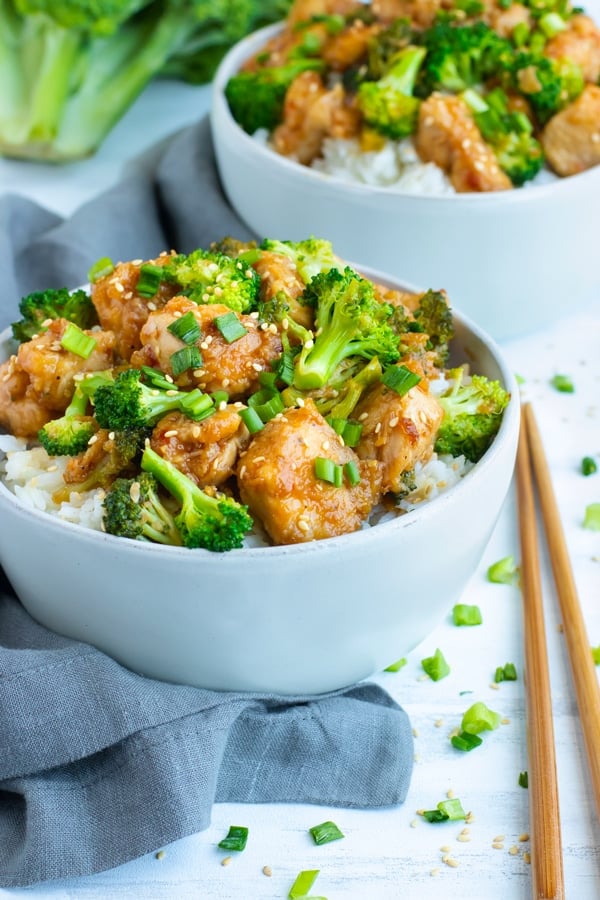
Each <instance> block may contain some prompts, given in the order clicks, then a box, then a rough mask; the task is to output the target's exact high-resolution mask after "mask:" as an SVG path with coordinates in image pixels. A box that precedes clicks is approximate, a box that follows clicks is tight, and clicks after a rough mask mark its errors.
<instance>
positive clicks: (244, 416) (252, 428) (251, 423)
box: [239, 406, 265, 434]
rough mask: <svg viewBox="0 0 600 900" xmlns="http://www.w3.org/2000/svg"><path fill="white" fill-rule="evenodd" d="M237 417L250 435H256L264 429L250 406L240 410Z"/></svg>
mask: <svg viewBox="0 0 600 900" xmlns="http://www.w3.org/2000/svg"><path fill="white" fill-rule="evenodd" d="M239 416H240V419H241V420H242V422H243V423H244V425H245V426H246V428H247V429H248V431H249V432H250V434H256V432H257V431H260V430H261V428H264V427H265V426H264V422H263V420H262V419H261V417H260V416H259V414H258V413H257V412H256V410H255V409H252V407H251V406H247V407H246V409H240V411H239Z"/></svg>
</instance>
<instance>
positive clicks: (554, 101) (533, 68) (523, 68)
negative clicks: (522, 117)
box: [505, 53, 585, 126]
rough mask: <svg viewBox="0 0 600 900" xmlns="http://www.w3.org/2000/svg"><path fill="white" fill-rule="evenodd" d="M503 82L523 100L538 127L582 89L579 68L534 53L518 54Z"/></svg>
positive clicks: (567, 62) (562, 60)
mask: <svg viewBox="0 0 600 900" xmlns="http://www.w3.org/2000/svg"><path fill="white" fill-rule="evenodd" d="M505 81H507V83H508V86H509V87H512V88H513V89H515V90H517V91H519V93H521V94H523V96H525V97H526V98H527V100H528V101H529V103H530V104H531V108H532V109H533V112H534V114H535V117H536V119H537V121H538V122H539V124H540V125H542V126H543V125H545V124H546V123H547V122H548V120H549V119H551V118H552V116H554V115H555V114H556V113H557V112H560V110H561V109H564V107H565V106H568V105H569V103H572V102H573V101H574V100H576V99H577V97H579V95H580V94H581V92H582V90H583V88H584V86H585V80H584V77H583V72H582V70H581V66H578V65H577V64H576V63H574V62H571V60H568V59H550V58H549V57H546V56H540V55H538V54H534V53H518V54H517V55H516V57H515V58H514V60H513V61H512V63H511V65H510V66H509V67H508V69H507V72H506V75H505Z"/></svg>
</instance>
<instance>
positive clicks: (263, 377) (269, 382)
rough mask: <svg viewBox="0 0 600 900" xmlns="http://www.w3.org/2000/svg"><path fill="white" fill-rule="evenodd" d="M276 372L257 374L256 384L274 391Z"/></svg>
mask: <svg viewBox="0 0 600 900" xmlns="http://www.w3.org/2000/svg"><path fill="white" fill-rule="evenodd" d="M276 381H277V372H259V373H258V383H259V384H261V385H262V386H263V387H265V388H269V389H270V390H272V391H275V390H276V386H275V383H276Z"/></svg>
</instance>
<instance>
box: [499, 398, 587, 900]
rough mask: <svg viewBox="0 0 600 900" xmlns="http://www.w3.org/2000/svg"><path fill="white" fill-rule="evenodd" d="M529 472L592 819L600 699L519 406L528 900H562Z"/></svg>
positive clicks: (539, 451)
mask: <svg viewBox="0 0 600 900" xmlns="http://www.w3.org/2000/svg"><path fill="white" fill-rule="evenodd" d="M532 469H533V472H534V474H535V482H536V484H537V489H538V497H539V503H540V509H541V513H542V520H543V523H544V532H545V536H546V543H547V546H548V551H549V556H550V560H551V565H552V572H553V577H554V583H555V587H556V593H557V596H558V601H559V606H560V612H561V617H562V622H563V629H564V635H565V638H566V643H567V651H568V655H569V662H570V665H571V673H572V676H573V683H574V686H575V696H576V699H577V705H578V709H579V717H580V720H581V726H582V731H583V736H584V741H585V747H586V751H587V758H588V765H589V770H590V777H591V783H592V790H593V794H594V799H595V802H596V811H597V813H598V814H599V816H600V752H599V748H600V691H599V690H598V681H597V677H596V670H595V666H594V662H593V658H592V653H591V649H590V643H589V640H588V637H587V632H586V628H585V623H584V620H583V615H582V612H581V607H580V605H579V599H578V596H577V589H576V586H575V580H574V578H573V571H572V568H571V563H570V560H569V554H568V550H567V544H566V541H565V537H564V533H563V531H562V526H561V523H560V514H559V511H558V505H557V503H556V498H555V495H554V490H553V487H552V480H551V476H550V470H549V468H548V463H547V460H546V456H545V453H544V448H543V444H542V441H541V438H540V434H539V431H538V427H537V423H536V420H535V416H534V413H533V409H532V407H531V405H530V404H529V403H525V404H524V405H523V407H522V416H521V433H520V436H519V449H518V453H517V487H518V501H519V502H518V506H519V532H520V542H521V588H522V594H523V622H524V633H525V670H526V691H525V695H526V703H527V739H528V754H529V763H528V765H529V812H530V831H531V849H532V888H533V896H534V897H535V898H538V900H563V898H564V896H565V893H564V873H563V858H562V843H561V833H560V812H559V801H558V783H557V776H556V755H555V746H554V726H553V722H552V699H551V691H550V677H549V672H548V654H547V646H546V633H545V626H544V612H543V604H542V589H541V576H540V567H539V555H538V536H537V524H536V510H535V498H534V488H533V478H532Z"/></svg>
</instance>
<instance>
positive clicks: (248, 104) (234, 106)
mask: <svg viewBox="0 0 600 900" xmlns="http://www.w3.org/2000/svg"><path fill="white" fill-rule="evenodd" d="M323 69H324V63H323V61H322V60H320V59H307V58H302V59H294V60H291V61H290V62H286V63H283V65H281V66H273V67H272V68H264V69H258V70H257V71H255V72H238V74H237V75H233V76H232V77H231V78H230V79H229V81H228V82H227V85H226V86H225V98H226V100H227V103H228V104H229V109H230V110H231V115H232V116H233V118H234V119H235V121H236V122H237V123H238V125H240V126H241V127H242V128H243V129H244V131H246V132H247V133H248V134H254V132H255V131H258V130H259V129H260V128H266V129H267V131H272V130H273V129H274V128H275V127H276V126H277V125H279V123H280V122H281V119H282V115H283V103H284V100H285V95H286V92H287V89H288V88H289V86H290V85H291V83H292V81H294V80H295V79H296V78H297V77H298V75H300V74H301V73H302V72H307V71H315V72H322V71H323Z"/></svg>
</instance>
